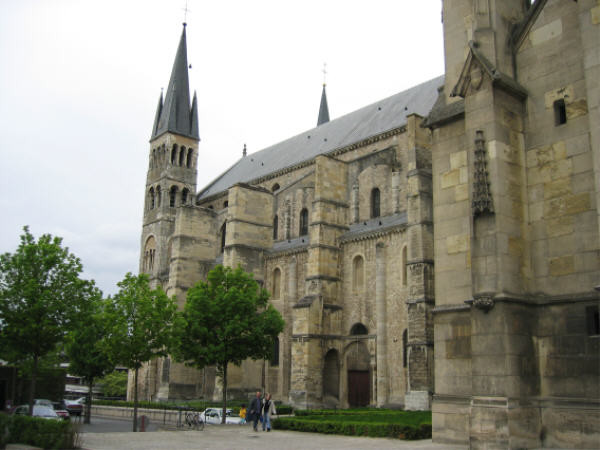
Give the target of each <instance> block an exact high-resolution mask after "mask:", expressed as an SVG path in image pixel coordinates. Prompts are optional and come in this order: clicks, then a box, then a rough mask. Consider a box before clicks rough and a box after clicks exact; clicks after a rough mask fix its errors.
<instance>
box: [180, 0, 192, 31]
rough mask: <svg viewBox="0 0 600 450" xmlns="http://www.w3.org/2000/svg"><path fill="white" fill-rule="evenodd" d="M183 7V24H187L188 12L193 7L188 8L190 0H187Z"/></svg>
mask: <svg viewBox="0 0 600 450" xmlns="http://www.w3.org/2000/svg"><path fill="white" fill-rule="evenodd" d="M182 9H183V24H184V25H185V24H186V23H187V13H188V12H192V10H191V9H188V0H185V8H182Z"/></svg>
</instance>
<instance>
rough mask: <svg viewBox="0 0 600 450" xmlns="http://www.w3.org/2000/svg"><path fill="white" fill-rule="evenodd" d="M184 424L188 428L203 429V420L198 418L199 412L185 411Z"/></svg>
mask: <svg viewBox="0 0 600 450" xmlns="http://www.w3.org/2000/svg"><path fill="white" fill-rule="evenodd" d="M185 424H186V425H187V426H188V428H190V429H193V430H197V431H202V430H204V421H203V420H202V419H201V418H200V414H199V413H197V412H186V413H185Z"/></svg>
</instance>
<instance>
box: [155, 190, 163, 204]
mask: <svg viewBox="0 0 600 450" xmlns="http://www.w3.org/2000/svg"><path fill="white" fill-rule="evenodd" d="M161 194H162V192H161V191H160V186H156V206H160V204H161V202H162V199H161Z"/></svg>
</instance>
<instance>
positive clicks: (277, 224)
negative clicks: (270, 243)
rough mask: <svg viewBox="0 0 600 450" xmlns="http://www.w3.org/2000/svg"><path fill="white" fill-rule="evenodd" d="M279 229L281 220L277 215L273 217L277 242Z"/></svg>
mask: <svg viewBox="0 0 600 450" xmlns="http://www.w3.org/2000/svg"><path fill="white" fill-rule="evenodd" d="M278 227H279V218H278V217H277V214H275V217H273V240H274V241H276V240H277V232H278V231H279V230H278V229H277V228H278Z"/></svg>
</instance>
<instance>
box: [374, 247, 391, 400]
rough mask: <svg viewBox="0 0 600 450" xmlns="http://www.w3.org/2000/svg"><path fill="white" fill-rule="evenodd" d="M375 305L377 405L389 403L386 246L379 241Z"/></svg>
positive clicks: (376, 251) (376, 255)
mask: <svg viewBox="0 0 600 450" xmlns="http://www.w3.org/2000/svg"><path fill="white" fill-rule="evenodd" d="M375 264H376V269H375V305H376V310H377V406H378V407H382V406H384V405H385V404H386V403H387V392H388V386H387V381H388V380H387V342H386V334H387V330H386V307H385V306H386V305H385V246H384V244H383V243H381V242H378V243H377V246H376V249H375Z"/></svg>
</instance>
